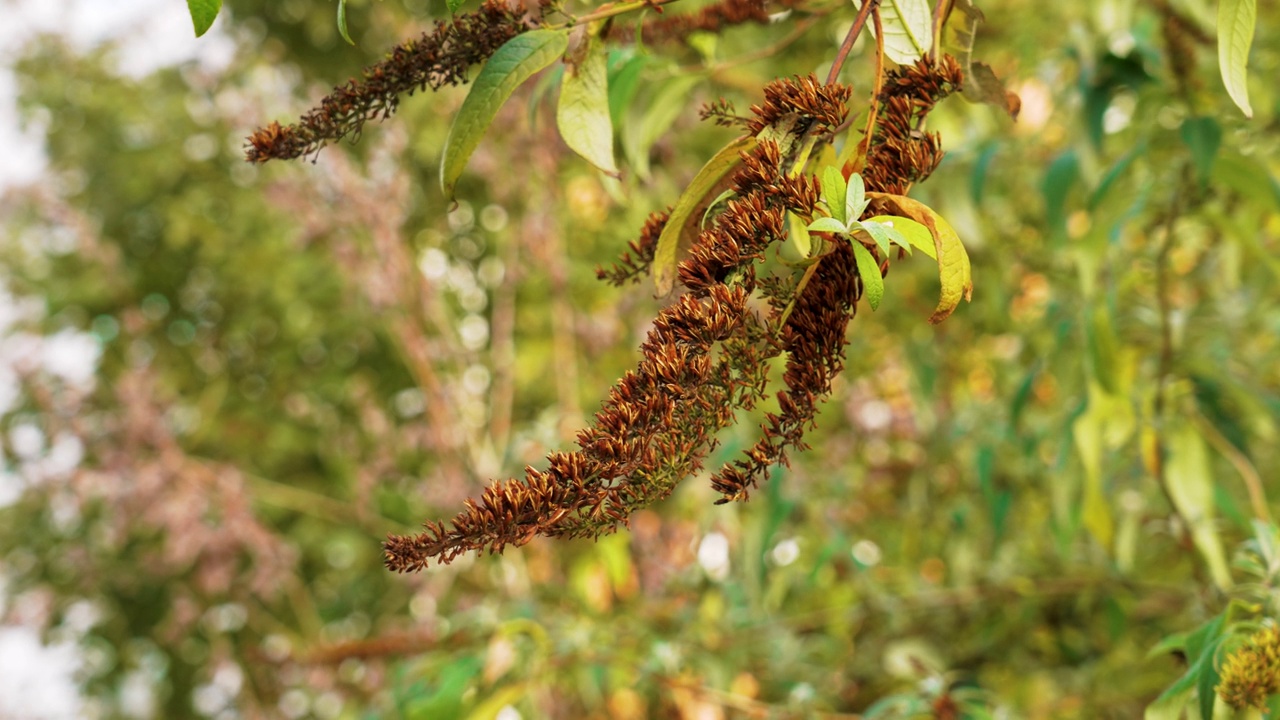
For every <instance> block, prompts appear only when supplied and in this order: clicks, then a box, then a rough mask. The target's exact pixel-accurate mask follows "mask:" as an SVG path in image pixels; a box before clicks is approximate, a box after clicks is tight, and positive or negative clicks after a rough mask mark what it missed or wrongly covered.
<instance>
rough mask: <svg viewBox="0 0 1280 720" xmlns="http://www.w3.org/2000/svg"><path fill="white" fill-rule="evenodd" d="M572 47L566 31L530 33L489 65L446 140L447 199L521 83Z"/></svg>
mask: <svg viewBox="0 0 1280 720" xmlns="http://www.w3.org/2000/svg"><path fill="white" fill-rule="evenodd" d="M568 45H569V36H568V33H566V32H565V31H563V30H530V31H529V32H527V33H524V34H521V35H517V36H515V37H513V38H511V39H510V40H508V41H507V43H506V44H505V45H503V46H502V47H500V48H498V51H497V52H496V53H494V54H493V57H491V58H489V62H487V63H485V66H484V69H483V70H481V71H480V75H479V76H477V77H476V81H475V83H474V84H473V85H472V86H471V92H470V93H468V94H467V99H466V100H464V101H463V102H462V109H461V110H459V111H458V116H457V117H455V118H454V119H453V127H451V128H449V137H448V139H447V140H445V147H444V161H443V162H442V163H441V164H440V185H441V187H442V188H443V189H444V194H445V197H446V198H448V199H449V200H453V188H454V186H455V185H456V184H457V182H458V178H459V177H461V176H462V171H463V169H464V168H466V166H467V160H469V159H470V158H471V153H473V152H475V149H476V146H478V145H479V144H480V138H482V137H484V133H485V131H486V130H488V129H489V125H490V123H492V122H493V118H494V117H495V116H497V114H498V110H499V109H500V108H501V107H502V104H503V103H505V102H506V101H507V98H509V97H511V93H513V92H515V89H516V88H517V87H519V86H520V84H521V83H523V82H524V81H525V80H528V79H529V78H530V77H531V76H533V74H534V73H536V72H538V71H539V70H542V69H543V68H545V67H547V66H548V65H550V64H551V63H553V62H555V60H556V58H558V57H560V56H561V55H563V54H564V51H565V49H566V48H567V47H568Z"/></svg>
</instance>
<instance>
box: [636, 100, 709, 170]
mask: <svg viewBox="0 0 1280 720" xmlns="http://www.w3.org/2000/svg"><path fill="white" fill-rule="evenodd" d="M700 82H702V76H701V75H680V76H678V77H674V78H670V79H669V80H666V81H665V82H663V84H662V86H661V87H660V88H659V89H658V91H657V92H656V93H654V95H653V97H652V98H650V99H649V102H648V104H647V107H646V109H645V111H644V114H643V115H641V116H640V117H639V118H638V119H637V118H635V117H634V116H631V117H628V118H627V122H626V123H625V124H624V126H623V127H624V129H625V132H624V133H623V136H622V149H623V151H624V152H625V153H626V156H627V162H629V163H630V164H631V167H632V168H634V169H635V171H636V174H637V175H639V176H640V177H641V178H648V177H649V151H650V150H651V149H652V148H653V144H654V143H655V142H657V141H658V138H660V137H662V136H663V135H664V134H666V132H667V130H669V129H670V128H671V125H672V123H674V122H675V121H676V118H678V117H680V113H681V112H682V111H683V110H684V109H685V107H686V106H687V105H688V102H689V93H690V92H692V91H693V88H694V86H696V85H697V84H698V83H700Z"/></svg>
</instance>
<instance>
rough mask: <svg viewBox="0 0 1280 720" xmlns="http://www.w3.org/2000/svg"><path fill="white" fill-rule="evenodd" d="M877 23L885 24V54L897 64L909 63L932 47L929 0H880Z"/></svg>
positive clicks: (931, 20)
mask: <svg viewBox="0 0 1280 720" xmlns="http://www.w3.org/2000/svg"><path fill="white" fill-rule="evenodd" d="M859 7H861V3H859ZM880 23H881V25H882V26H883V27H884V54H885V56H886V57H888V58H889V59H890V60H892V61H894V62H896V63H898V64H899V65H912V64H914V63H915V61H917V60H919V59H920V58H921V57H922V56H923V55H924V54H925V53H927V52H929V50H930V49H932V48H933V7H932V6H931V5H930V4H929V0H882V2H881V3H880Z"/></svg>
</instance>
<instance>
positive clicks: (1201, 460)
mask: <svg viewBox="0 0 1280 720" xmlns="http://www.w3.org/2000/svg"><path fill="white" fill-rule="evenodd" d="M1167 438H1168V445H1167V446H1168V448H1169V460H1168V463H1167V465H1166V468H1165V482H1166V484H1167V489H1168V491H1169V497H1170V498H1172V500H1173V504H1174V505H1175V506H1176V507H1177V509H1178V514H1179V515H1181V516H1182V518H1183V519H1184V520H1185V521H1186V522H1187V525H1189V526H1190V529H1191V540H1192V542H1194V543H1195V546H1196V549H1197V550H1199V551H1200V554H1201V556H1202V557H1204V560H1205V563H1206V564H1207V565H1208V566H1209V575H1210V576H1211V577H1212V578H1213V581H1214V583H1215V584H1216V585H1217V586H1218V587H1219V588H1221V589H1223V590H1226V589H1227V588H1229V587H1231V572H1230V570H1229V569H1228V564H1227V554H1226V551H1225V550H1224V549H1223V546H1222V538H1221V537H1219V535H1218V530H1217V527H1216V525H1215V523H1214V512H1213V510H1214V500H1213V471H1212V469H1211V466H1210V464H1209V452H1208V449H1207V448H1206V446H1205V441H1204V438H1203V437H1201V436H1200V433H1199V432H1197V431H1196V429H1195V427H1194V426H1193V425H1191V424H1190V423H1178V424H1176V425H1175V426H1174V427H1172V428H1170V430H1169V432H1168V434H1167Z"/></svg>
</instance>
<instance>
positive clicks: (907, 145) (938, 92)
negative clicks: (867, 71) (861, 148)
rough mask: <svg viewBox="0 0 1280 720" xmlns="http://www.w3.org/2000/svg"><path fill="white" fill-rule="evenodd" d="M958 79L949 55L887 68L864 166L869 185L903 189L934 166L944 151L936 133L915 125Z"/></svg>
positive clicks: (954, 87) (884, 189)
mask: <svg viewBox="0 0 1280 720" xmlns="http://www.w3.org/2000/svg"><path fill="white" fill-rule="evenodd" d="M962 80H963V72H962V71H961V69H960V65H959V63H957V62H956V60H955V58H953V57H951V56H950V55H943V56H942V59H941V60H939V61H938V62H936V63H935V62H933V61H932V60H930V59H929V57H928V56H925V58H924V59H922V60H921V61H920V62H918V63H916V64H915V65H908V66H903V67H898V68H894V69H893V70H891V71H890V72H888V73H885V80H884V88H883V89H882V91H881V93H880V102H881V109H880V116H879V119H878V120H877V122H876V131H875V134H874V135H873V136H872V138H871V145H870V148H869V149H868V151H867V165H866V168H865V169H863V171H862V179H863V181H864V182H865V183H866V185H867V189H868V190H877V191H879V192H887V193H894V194H898V195H905V194H906V192H907V190H909V189H910V188H911V185H912V184H914V183H917V182H919V181H921V180H923V179H925V178H927V177H929V175H930V174H931V173H932V172H933V171H934V170H935V169H936V168H937V167H938V163H940V162H942V155H943V153H942V147H941V143H940V142H939V139H938V134H937V133H927V132H921V131H920V130H919V127H920V126H921V124H922V121H923V119H924V117H925V116H926V115H928V114H929V112H930V111H931V110H933V107H934V105H937V104H938V101H940V100H942V99H943V98H945V97H946V96H948V95H950V94H951V93H953V92H955V91H957V90H959V89H960V86H961V81H962Z"/></svg>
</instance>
